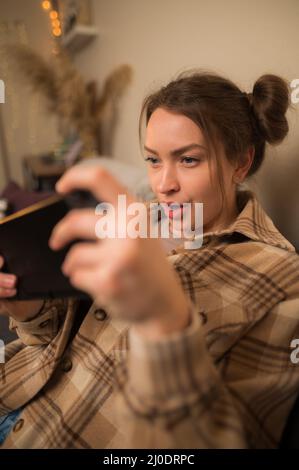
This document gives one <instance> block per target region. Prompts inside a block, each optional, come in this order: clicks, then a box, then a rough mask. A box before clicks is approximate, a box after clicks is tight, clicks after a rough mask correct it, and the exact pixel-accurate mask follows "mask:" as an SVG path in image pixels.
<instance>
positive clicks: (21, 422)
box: [13, 419, 24, 432]
mask: <svg viewBox="0 0 299 470" xmlns="http://www.w3.org/2000/svg"><path fill="white" fill-rule="evenodd" d="M23 425H24V420H23V419H19V420H18V421H17V422H16V424H15V425H14V427H13V431H14V432H18V431H20V430H21V429H22V427H23Z"/></svg>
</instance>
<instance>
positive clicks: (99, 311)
mask: <svg viewBox="0 0 299 470" xmlns="http://www.w3.org/2000/svg"><path fill="white" fill-rule="evenodd" d="M94 316H95V318H96V319H97V320H99V321H103V320H105V318H106V317H107V313H106V312H105V310H104V309H102V308H97V309H96V310H95V312H94Z"/></svg>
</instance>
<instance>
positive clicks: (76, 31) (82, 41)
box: [61, 25, 98, 53]
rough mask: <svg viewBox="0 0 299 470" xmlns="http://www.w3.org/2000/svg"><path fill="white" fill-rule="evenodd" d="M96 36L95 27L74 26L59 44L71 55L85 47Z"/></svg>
mask: <svg viewBox="0 0 299 470" xmlns="http://www.w3.org/2000/svg"><path fill="white" fill-rule="evenodd" d="M97 36H98V30H97V28H96V27H95V26H87V25H76V26H74V28H73V29H72V30H71V31H70V32H69V33H67V34H65V35H64V36H63V37H62V39H61V44H62V45H63V46H64V47H65V48H66V49H67V50H69V51H70V52H71V53H75V52H78V51H80V50H81V49H83V48H84V47H86V46H87V45H88V44H89V43H90V42H91V41H92V40H93V39H95V38H96V37H97Z"/></svg>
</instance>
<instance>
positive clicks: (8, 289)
mask: <svg viewBox="0 0 299 470" xmlns="http://www.w3.org/2000/svg"><path fill="white" fill-rule="evenodd" d="M3 265H4V258H3V257H2V256H1V255H0V269H2V267H3ZM16 282H17V278H16V276H15V275H14V274H7V273H3V272H0V298H1V299H3V298H7V297H14V296H15V295H16V293H17V290H16Z"/></svg>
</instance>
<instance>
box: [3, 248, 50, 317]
mask: <svg viewBox="0 0 299 470" xmlns="http://www.w3.org/2000/svg"><path fill="white" fill-rule="evenodd" d="M3 265H4V258H3V257H2V256H1V255H0V269H2V267H3ZM16 284H17V277H16V276H15V275H14V274H7V273H3V272H0V299H1V300H0V314H2V315H7V316H12V317H13V318H14V319H15V320H17V321H28V320H30V318H32V317H34V316H35V315H36V314H37V313H38V311H39V310H40V308H41V306H42V304H43V301H42V300H24V301H23V300H22V301H21V300H5V299H10V298H11V297H14V296H15V295H16V293H17V289H16Z"/></svg>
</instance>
